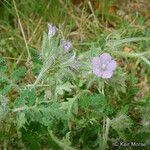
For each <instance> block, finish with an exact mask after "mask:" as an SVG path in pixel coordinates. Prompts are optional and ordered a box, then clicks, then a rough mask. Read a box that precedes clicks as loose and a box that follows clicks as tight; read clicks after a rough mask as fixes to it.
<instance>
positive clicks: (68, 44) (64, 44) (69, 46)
mask: <svg viewBox="0 0 150 150" xmlns="http://www.w3.org/2000/svg"><path fill="white" fill-rule="evenodd" d="M61 44H62V46H63V48H64V50H65V51H66V52H67V51H68V50H69V49H70V48H72V44H71V42H68V41H65V40H64V39H62V41H61Z"/></svg>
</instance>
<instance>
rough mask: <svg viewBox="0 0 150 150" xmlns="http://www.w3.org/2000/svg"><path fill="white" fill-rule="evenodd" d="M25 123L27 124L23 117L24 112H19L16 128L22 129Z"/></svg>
mask: <svg viewBox="0 0 150 150" xmlns="http://www.w3.org/2000/svg"><path fill="white" fill-rule="evenodd" d="M26 122H27V119H26V116H25V112H19V113H18V114H17V127H18V129H20V128H22V127H23V126H24V125H25V123H26Z"/></svg>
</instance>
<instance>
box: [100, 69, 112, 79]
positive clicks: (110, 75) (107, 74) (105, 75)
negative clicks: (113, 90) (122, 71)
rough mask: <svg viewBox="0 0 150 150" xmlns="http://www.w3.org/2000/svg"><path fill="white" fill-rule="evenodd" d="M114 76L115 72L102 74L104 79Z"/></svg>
mask: <svg viewBox="0 0 150 150" xmlns="http://www.w3.org/2000/svg"><path fill="white" fill-rule="evenodd" d="M112 75H113V71H104V72H103V74H102V78H104V79H109V78H111V77H112Z"/></svg>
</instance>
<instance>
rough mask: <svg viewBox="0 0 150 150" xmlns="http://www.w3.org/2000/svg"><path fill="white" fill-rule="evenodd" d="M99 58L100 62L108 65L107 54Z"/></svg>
mask: <svg viewBox="0 0 150 150" xmlns="http://www.w3.org/2000/svg"><path fill="white" fill-rule="evenodd" d="M99 58H100V61H101V62H102V63H104V64H108V63H109V62H110V61H111V56H110V54H108V53H103V54H102V55H100V57H99Z"/></svg>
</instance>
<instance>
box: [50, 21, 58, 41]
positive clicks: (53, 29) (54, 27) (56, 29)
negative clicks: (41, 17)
mask: <svg viewBox="0 0 150 150" xmlns="http://www.w3.org/2000/svg"><path fill="white" fill-rule="evenodd" d="M57 31H58V28H57V27H56V26H53V25H52V24H50V23H49V24H48V39H49V40H50V39H51V37H52V36H54V35H55V34H56V32H57Z"/></svg>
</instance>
